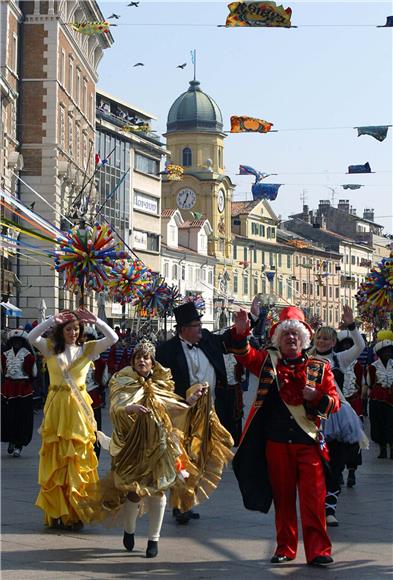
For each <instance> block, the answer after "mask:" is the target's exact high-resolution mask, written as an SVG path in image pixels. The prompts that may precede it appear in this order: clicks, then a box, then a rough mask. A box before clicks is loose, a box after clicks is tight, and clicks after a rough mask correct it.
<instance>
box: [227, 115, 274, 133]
mask: <svg viewBox="0 0 393 580" xmlns="http://www.w3.org/2000/svg"><path fill="white" fill-rule="evenodd" d="M272 127H273V123H269V121H264V120H263V119H256V118H255V117H246V116H240V117H238V116H236V115H232V117H231V133H268V132H269V131H270V129H271V128H272Z"/></svg>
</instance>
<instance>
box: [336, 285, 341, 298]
mask: <svg viewBox="0 0 393 580" xmlns="http://www.w3.org/2000/svg"><path fill="white" fill-rule="evenodd" d="M336 298H340V288H338V287H336Z"/></svg>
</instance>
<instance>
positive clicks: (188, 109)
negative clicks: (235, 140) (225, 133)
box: [167, 81, 223, 133]
mask: <svg viewBox="0 0 393 580" xmlns="http://www.w3.org/2000/svg"><path fill="white" fill-rule="evenodd" d="M199 85H200V83H199V81H190V87H189V89H188V91H186V92H185V93H183V94H182V95H180V97H178V98H177V99H176V101H175V102H174V103H173V105H172V107H171V108H170V110H169V113H168V120H167V133H174V132H175V131H193V130H196V131H218V132H221V131H222V128H223V123H222V114H221V111H220V109H219V108H218V105H217V103H215V102H214V101H213V99H212V98H211V97H209V95H206V93H204V92H203V91H201V89H200V86H199Z"/></svg>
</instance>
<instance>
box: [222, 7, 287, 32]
mask: <svg viewBox="0 0 393 580" xmlns="http://www.w3.org/2000/svg"><path fill="white" fill-rule="evenodd" d="M228 8H229V15H228V17H227V20H226V23H225V26H227V27H235V26H267V27H274V28H277V27H279V28H291V17H292V9H291V8H285V9H284V7H283V6H281V5H280V6H277V4H276V3H275V2H231V3H230V4H228Z"/></svg>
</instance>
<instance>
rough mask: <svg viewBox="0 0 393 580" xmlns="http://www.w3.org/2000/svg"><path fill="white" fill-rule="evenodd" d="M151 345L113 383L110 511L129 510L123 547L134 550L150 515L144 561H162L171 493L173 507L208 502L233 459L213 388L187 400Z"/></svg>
mask: <svg viewBox="0 0 393 580" xmlns="http://www.w3.org/2000/svg"><path fill="white" fill-rule="evenodd" d="M154 356H155V348H154V345H153V344H152V343H150V342H149V341H147V340H142V341H141V342H140V343H139V344H137V345H136V347H135V349H134V351H133V354H132V357H131V361H130V362H131V366H129V367H126V368H124V369H122V370H121V371H119V372H118V373H116V374H115V375H114V376H113V377H112V379H111V381H110V383H109V387H110V416H111V419H112V422H113V433H112V438H111V442H110V446H109V451H110V454H111V456H112V470H111V475H110V482H111V485H110V486H109V488H111V491H110V492H109V493H108V494H107V496H106V504H107V507H108V509H115V510H116V508H118V507H120V506H123V512H124V536H123V545H124V547H125V548H126V549H127V550H129V551H132V550H133V548H134V534H135V528H136V520H137V516H138V513H142V512H143V510H144V509H147V510H148V512H149V537H148V544H147V549H146V557H147V558H154V557H155V556H157V554H158V540H159V537H160V531H161V526H162V522H163V518H164V512H165V506H166V494H165V492H166V491H167V490H168V489H170V490H171V498H172V505H173V507H179V508H181V509H182V510H183V511H185V510H187V509H190V508H191V507H192V506H193V505H194V504H195V503H197V502H198V501H200V500H201V499H206V498H207V497H208V494H209V493H210V492H211V491H213V490H214V489H215V488H216V487H217V485H218V482H219V480H220V478H221V473H222V470H223V468H224V465H225V463H226V462H227V461H228V460H229V459H231V457H232V453H231V447H232V445H233V441H232V438H231V436H230V434H229V433H228V432H227V431H226V430H225V429H224V428H223V427H222V425H221V424H220V422H219V421H218V418H217V416H216V414H215V412H214V410H212V409H211V408H210V406H209V401H210V396H209V394H208V392H207V391H208V387H207V385H194V386H193V387H191V388H190V390H189V392H188V393H187V400H186V401H184V400H183V399H182V398H181V397H179V396H178V395H176V394H175V392H174V383H173V381H172V376H171V372H170V370H169V369H166V368H164V367H162V366H161V365H160V364H159V363H158V362H156V361H155V359H154Z"/></svg>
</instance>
